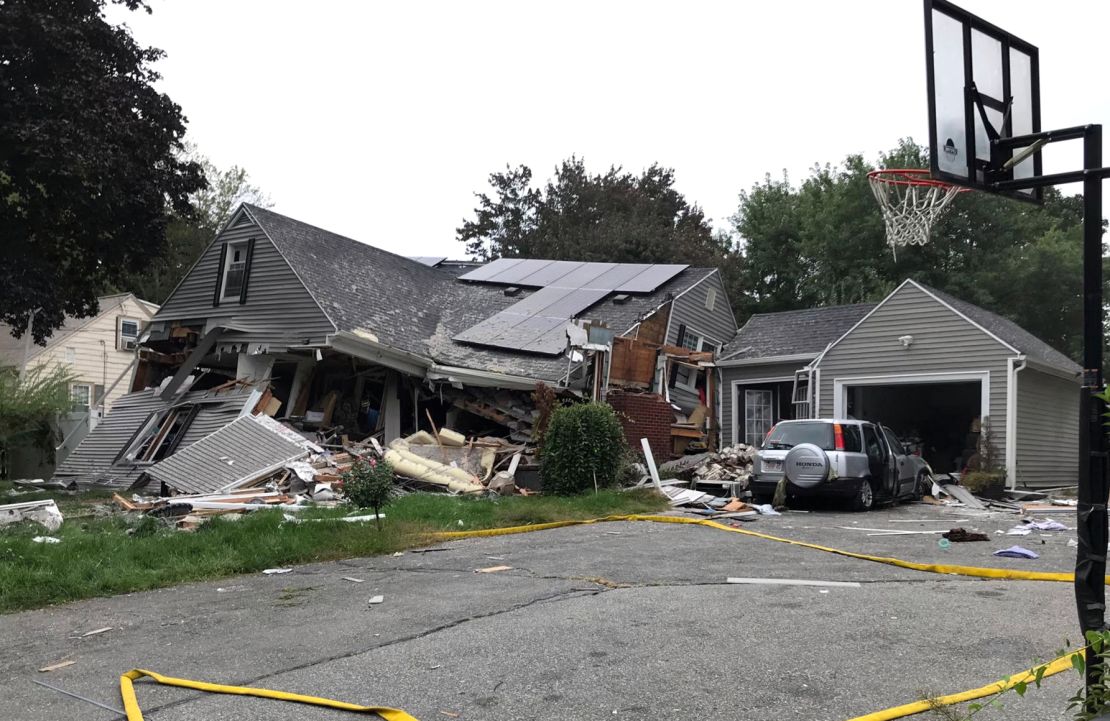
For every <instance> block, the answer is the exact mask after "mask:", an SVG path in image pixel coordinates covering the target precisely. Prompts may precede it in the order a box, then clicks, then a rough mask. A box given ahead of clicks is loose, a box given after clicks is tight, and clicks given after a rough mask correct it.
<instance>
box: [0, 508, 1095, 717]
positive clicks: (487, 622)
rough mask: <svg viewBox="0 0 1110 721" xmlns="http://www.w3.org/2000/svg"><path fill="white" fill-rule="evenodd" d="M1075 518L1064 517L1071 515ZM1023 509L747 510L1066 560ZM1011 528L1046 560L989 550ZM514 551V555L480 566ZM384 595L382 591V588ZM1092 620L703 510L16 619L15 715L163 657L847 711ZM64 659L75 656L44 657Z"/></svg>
mask: <svg viewBox="0 0 1110 721" xmlns="http://www.w3.org/2000/svg"><path fill="white" fill-rule="evenodd" d="M1074 515H1075V514H1074V512H1071V513H1068V512H1067V511H1064V512H1062V513H1061V514H1059V515H1057V516H1053V517H1055V518H1056V519H1057V520H1060V521H1062V522H1063V523H1065V524H1066V525H1068V526H1069V527H1074V525H1075V521H1074ZM1016 523H1017V519H1016V517H1015V516H1011V515H1002V514H992V515H980V514H974V513H971V512H968V511H966V510H963V509H954V508H937V507H933V506H927V505H922V504H914V505H910V506H902V507H898V508H889V509H881V510H878V511H874V512H871V513H867V514H857V513H849V512H836V511H820V510H816V509H813V510H811V511H810V512H808V513H805V512H790V513H787V514H785V515H783V516H780V517H761V518H760V519H759V520H758V521H756V522H754V523H749V524H743V527H744V528H747V529H751V530H758V531H761V532H764V533H768V534H772V535H777V536H783V537H788V538H795V539H799V540H806V541H811V542H816V543H820V544H823V545H828V546H833V547H836V548H841V549H844V550H851V551H858V552H863V553H870V554H876V555H884V556H895V557H898V558H903V559H906V560H913V561H923V562H938V563H947V564H962V565H973V566H990V567H1010V568H1021V569H1025V570H1043V571H1070V570H1071V566H1072V563H1073V559H1074V549H1072V548H1070V547H1068V546H1067V540H1068V539H1069V538H1071V537H1073V536H1074V533H1073V532H1068V531H1064V532H1055V533H1045V534H1041V533H1038V532H1034V533H1033V534H1031V535H1029V536H1023V537H1011V536H1005V535H1001V534H998V533H997V531H1000V530H1003V531H1004V530H1005V529H1008V528H1010V527H1011V526H1014V525H1016ZM954 526H963V527H964V528H967V529H969V530H971V529H978V530H981V531H983V532H986V533H987V534H988V535H989V536H990V541H988V542H978V543H965V544H953V545H952V547H951V548H949V549H947V550H945V549H941V548H940V547H939V546H938V545H937V540H938V539H939V535H938V534H932V533H929V534H924V533H922V534H914V535H902V536H869V535H868V534H869V533H875V532H876V531H863V530H858V529H860V528H876V529H899V530H913V531H931V530H945V529H947V528H950V527H954ZM367 532H368V533H373V532H374V531H373V529H372V528H368V529H367ZM1015 544H1018V545H1022V546H1024V547H1026V548H1029V549H1031V550H1034V551H1036V552H1037V553H1039V554H1040V556H1041V557H1040V558H1039V559H1036V560H1022V559H1003V558H996V557H993V556H992V555H991V553H992V551H994V550H996V549H999V548H1004V547H1007V546H1010V545H1015ZM496 565H507V566H511V567H512V568H511V569H510V570H504V571H499V572H494V573H476V572H475V571H476V569H480V568H486V567H490V566H496ZM729 577H754V578H775V579H807V580H824V581H841V582H843V581H852V582H858V583H859V584H860V586H859V587H858V588H856V587H843V586H835V587H829V588H821V587H816V586H788V585H781V586H770V585H735V584H728V583H726V579H727V578H729ZM350 578H354V579H360V580H361V581H362V582H361V583H357V582H354V581H351V580H347V579H350ZM377 594H381V595H383V596H384V602H383V603H381V604H377V605H373V606H371V605H369V604H368V603H367V601H368V599H369V598H370V597H371V596H374V595H377ZM104 627H111V630H110V631H105V632H103V633H99V634H95V635H90V636H85V637H82V634H85V633H87V632H88V631H91V630H96V629H101V628H104ZM1077 638H1078V631H1077V622H1076V614H1075V609H1074V600H1073V595H1072V587H1071V585H1070V584H1068V583H1050V582H1032V581H1002V580H984V579H974V578H965V577H957V576H942V575H938V574H932V573H923V572H919V571H912V570H907V569H901V568H897V567H894V566H888V565H883V564H878V563H873V562H868V561H862V560H857V559H851V558H846V557H842V556H837V555H833V554H829V553H823V552H820V551H815V550H811V549H806V548H799V547H795V546H790V545H787V544H783V543H776V542H773V541H768V540H764V539H759V538H752V537H747V536H743V535H739V534H734V533H725V532H722V531H717V530H713V529H709V528H704V527H698V526H686V525H675V524H659V523H647V522H621V523H605V524H597V525H589V526H577V527H570V528H563V529H556V530H550V531H542V532H536V533H529V534H521V535H510V536H500V537H494V538H481V539H467V540H459V541H453V542H450V543H446V544H442V545H439V546H434V547H432V548H429V549H424V551H423V552H419V551H417V552H413V551H410V552H407V553H404V554H403V555H399V556H385V557H378V558H369V559H354V560H350V561H343V562H337V563H324V564H313V565H307V566H299V567H296V568H295V569H294V570H293V572H291V573H288V574H283V575H273V576H264V575H261V574H256V575H251V576H241V577H236V578H229V579H224V580H221V581H216V582H210V583H197V584H189V585H184V586H178V587H174V588H167V589H162V590H159V591H151V592H146V593H137V594H131V595H127V596H119V597H114V598H104V599H94V600H89V601H82V602H78V603H72V604H67V605H64V606H58V607H53V608H48V609H42V610H38V611H29V612H24V613H18V614H11V615H5V616H0V648H3V649H4V652H3V653H2V654H0V677H3V678H4V679H5V680H6V683H5V693H4V694H3V696H2V698H0V718H4V719H13V720H15V719H19V720H23V719H26V720H27V721H38V720H40V719H41V720H43V721H46V720H47V719H49V720H50V721H54V720H55V719H59V718H81V719H87V720H88V721H108V720H109V719H114V718H118V716H117V715H116V714H114V713H113V712H111V711H108V710H104V709H101V708H99V707H97V706H94V705H92V704H89V703H87V702H85V701H80V700H76V699H74V698H71V697H68V696H65V695H63V694H61V693H59V692H57V691H53V690H50V689H46V688H42V687H40V686H37V685H35V684H34V683H32V681H33V680H39V681H45V682H47V683H51V684H53V685H56V686H58V687H59V688H62V689H65V690H67V691H70V692H73V693H76V694H79V695H82V696H85V697H87V698H90V699H94V700H96V701H100V702H102V703H105V704H108V705H111V706H118V705H120V701H119V694H118V681H117V679H118V676H119V674H120V673H123V672H125V671H127V670H129V669H131V668H146V669H150V670H153V671H157V672H159V673H163V674H166V675H171V676H178V677H184V678H191V679H197V680H204V681H210V682H215V683H222V684H234V685H256V686H262V687H267V688H274V689H281V690H287V691H294V692H299V693H306V694H312V695H318V696H327V697H331V698H336V699H341V700H345V701H350V702H354V703H363V704H376V705H385V706H394V707H398V708H402V709H405V710H406V711H408V712H409V713H411V714H412V715H413V716H415V717H416V718H417V719H420V721H434V720H436V719H439V720H440V721H445V720H447V719H456V718H457V719H483V720H488V721H500V720H506V721H508V720H517V719H614V718H624V719H662V718H668V719H698V720H699V721H701V720H715V719H721V720H724V719H729V720H732V719H740V718H742V719H747V720H760V719H768V720H770V719H774V720H775V721H778V720H780V719H784V718H789V719H808V720H812V721H843V720H845V719H849V718H853V717H855V716H859V715H862V714H865V713H868V712H872V711H876V710H879V709H883V708H886V707H889V706H894V705H898V704H902V703H906V702H910V701H915V700H919V699H921V698H922V697H923V696H934V695H940V694H946V693H952V692H956V691H962V690H965V689H968V688H972V687H977V686H981V685H984V684H986V683H990V682H992V681H995V680H998V679H1000V678H1002V677H1004V676H1007V675H1010V674H1013V673H1016V672H1018V671H1020V670H1022V669H1025V668H1028V667H1029V666H1031V665H1032V664H1034V663H1035V662H1037V661H1040V660H1046V659H1048V658H1051V657H1052V656H1053V655H1054V653H1055V651H1056V650H1058V649H1060V648H1062V647H1064V645H1065V643H1066V641H1067V640H1071V641H1072V642H1073V643H1074V642H1075V641H1076V640H1077ZM66 660H72V661H74V662H75V663H73V664H72V665H69V666H66V667H64V668H60V669H58V670H57V671H53V672H49V673H40V672H38V671H37V669H39V668H41V667H44V666H47V665H49V664H53V663H57V662H59V661H66ZM1079 684H1080V679H1079V676H1078V675H1077V674H1075V673H1073V672H1069V673H1067V674H1061V675H1060V676H1057V677H1054V678H1053V679H1049V680H1047V681H1046V682H1045V685H1044V687H1043V688H1041V689H1037V690H1031V691H1030V692H1029V693H1028V694H1027V695H1026V697H1025V698H1024V699H1018V698H1016V697H1011V698H1008V699H1007V700H1006V701H1005V707H1004V708H1003V709H1001V710H995V709H991V710H987V711H984V712H982V713H981V714H979V715H978V716H977V717H976V721H980V720H983V721H986V720H989V719H991V718H999V719H1002V718H1005V719H1007V720H1009V721H1015V720H1016V721H1022V720H1024V719H1030V720H1032V719H1038V720H1040V719H1046V718H1064V717H1065V716H1064V715H1063V713H1062V712H1063V709H1064V707H1065V705H1066V702H1067V699H1068V697H1070V696H1071V694H1072V693H1073V692H1074V691H1075V690H1076V689H1077V688H1078V686H1079ZM136 690H137V692H138V696H139V700H140V704H141V705H142V707H143V709H144V713H145V715H146V718H147V719H151V720H152V721H179V720H184V719H212V720H213V721H215V720H219V719H234V720H235V721H250V720H252V719H267V720H268V721H269V720H277V721H281V720H283V719H298V720H310V719H339V718H341V717H346V716H349V714H345V713H342V712H339V711H331V710H326V709H319V708H312V707H306V706H300V705H296V704H289V703H282V702H277V701H269V700H261V699H251V698H239V697H231V696H218V695H210V694H204V693H200V692H195V691H188V690H184V689H176V688H167V687H162V686H157V685H154V684H152V683H149V682H145V681H144V682H136ZM928 717H930V714H925V715H924V716H922V717H919V718H928ZM933 717H934V718H937V717H936V716H933Z"/></svg>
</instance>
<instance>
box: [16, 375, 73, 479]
mask: <svg viewBox="0 0 1110 721" xmlns="http://www.w3.org/2000/svg"><path fill="white" fill-rule="evenodd" d="M74 380H75V376H74V375H73V372H72V371H71V370H70V369H69V368H67V367H65V366H45V365H38V366H31V367H30V368H28V369H27V372H26V373H25V374H24V375H22V376H20V374H19V372H18V371H17V370H16V369H15V368H11V367H7V368H0V468H3V469H6V468H7V453H8V451H9V450H10V449H12V448H14V447H15V446H17V445H37V446H39V447H40V448H42V449H43V450H49V451H53V447H54V443H53V440H54V433H55V431H54V428H55V421H56V420H57V419H58V418H59V417H60V416H61V415H62V414H63V413H66V412H68V411H70V410H71V409H72V408H73V399H72V398H71V397H70V390H69V387H70V383H72V382H73V381H74Z"/></svg>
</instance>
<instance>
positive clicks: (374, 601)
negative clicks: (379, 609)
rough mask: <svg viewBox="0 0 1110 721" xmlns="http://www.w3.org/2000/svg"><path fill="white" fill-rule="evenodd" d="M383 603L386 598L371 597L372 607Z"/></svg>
mask: <svg viewBox="0 0 1110 721" xmlns="http://www.w3.org/2000/svg"><path fill="white" fill-rule="evenodd" d="M383 601H385V596H371V597H370V605H371V606H376V605H378V604H379V603H382V602H383Z"/></svg>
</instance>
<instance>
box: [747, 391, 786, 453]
mask: <svg viewBox="0 0 1110 721" xmlns="http://www.w3.org/2000/svg"><path fill="white" fill-rule="evenodd" d="M775 390H776V389H775V388H745V389H744V444H745V445H749V446H756V447H757V448H758V447H759V446H760V444H762V443H763V437H764V436H766V435H767V432H768V431H770V430H771V428H772V427H773V426H774V425H775V401H776V400H777V399H776V396H777V395H778V394H777V393H776V392H775ZM749 393H758V394H766V396H767V398H768V399H769V402H768V403H767V404H766V405H763V404H761V405H760V407H761V408H766V409H767V410H768V411H769V413H768V415H767V419H766V421H767V423H766V425H767V427H766V428H765V429H764V430H763V431H761V432H760V433H758V434H756V435H758V436H759V437H758V438H756V439H755V442H754V443H753V442H752V438H751V436H750V435H749V433H748V423H749V421H754V420H762V419H755V418H749V417H748V394H749Z"/></svg>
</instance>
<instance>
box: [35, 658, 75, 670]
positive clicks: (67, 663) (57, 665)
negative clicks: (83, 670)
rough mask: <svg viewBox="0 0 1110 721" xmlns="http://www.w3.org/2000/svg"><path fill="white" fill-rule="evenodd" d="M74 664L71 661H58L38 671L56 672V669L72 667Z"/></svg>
mask: <svg viewBox="0 0 1110 721" xmlns="http://www.w3.org/2000/svg"><path fill="white" fill-rule="evenodd" d="M75 663H77V662H76V661H74V660H72V659H71V660H68V661H58V662H57V663H52V664H50V665H49V666H43V667H42V668H40V669H39V673H50V672H51V671H57V670H58V669H60V668H65V667H66V666H72V665H73V664H75Z"/></svg>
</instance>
